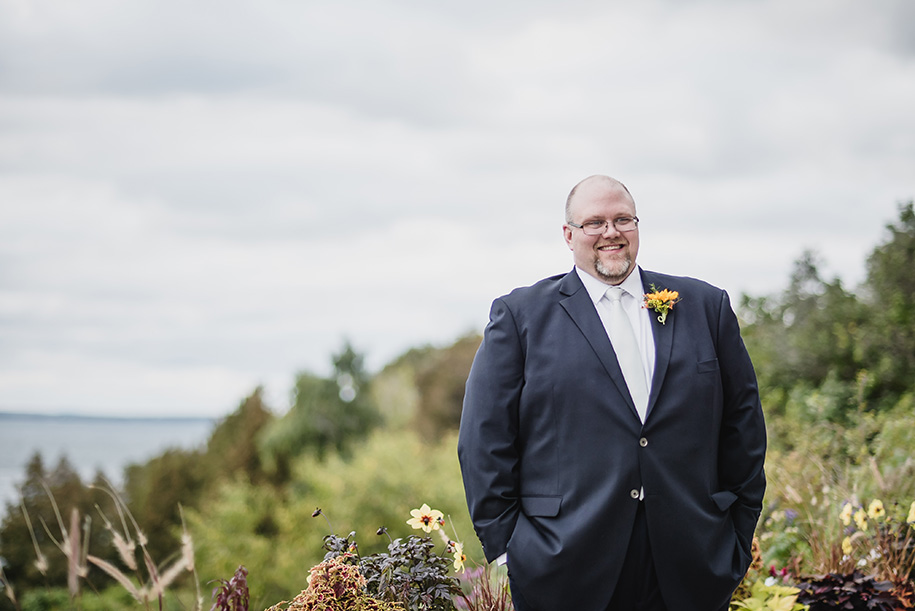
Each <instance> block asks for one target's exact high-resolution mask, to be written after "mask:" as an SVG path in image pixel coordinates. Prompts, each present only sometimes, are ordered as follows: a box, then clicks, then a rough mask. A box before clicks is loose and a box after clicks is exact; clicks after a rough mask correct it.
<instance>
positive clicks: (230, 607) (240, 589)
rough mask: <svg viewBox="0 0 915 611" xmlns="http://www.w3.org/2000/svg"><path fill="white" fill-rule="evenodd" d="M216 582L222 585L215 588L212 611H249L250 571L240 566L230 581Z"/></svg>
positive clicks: (221, 580) (219, 580)
mask: <svg viewBox="0 0 915 611" xmlns="http://www.w3.org/2000/svg"><path fill="white" fill-rule="evenodd" d="M216 581H218V582H219V583H220V584H222V585H219V586H217V587H215V588H213V595H212V597H213V598H214V599H215V602H214V603H213V606H212V607H210V611H248V571H247V569H245V567H243V566H239V567H238V569H237V570H236V571H235V575H233V576H232V579H230V580H228V581H226V580H225V579H217V580H216ZM211 583H212V582H211Z"/></svg>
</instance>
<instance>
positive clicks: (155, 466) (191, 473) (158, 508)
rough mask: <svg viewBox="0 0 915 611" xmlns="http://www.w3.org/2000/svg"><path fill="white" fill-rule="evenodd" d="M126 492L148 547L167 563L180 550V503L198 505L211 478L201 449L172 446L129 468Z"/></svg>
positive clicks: (153, 556)
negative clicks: (184, 448)
mask: <svg viewBox="0 0 915 611" xmlns="http://www.w3.org/2000/svg"><path fill="white" fill-rule="evenodd" d="M125 475H126V478H125V480H126V481H125V483H124V495H125V497H126V500H127V506H128V508H129V509H130V512H131V513H132V514H133V516H134V519H136V521H137V524H138V525H139V527H140V531H141V532H142V533H143V534H144V535H146V538H147V546H146V547H147V549H148V550H149V553H150V555H151V556H152V558H153V559H154V560H155V561H156V562H164V561H165V560H166V559H167V558H170V557H171V556H172V555H173V554H174V553H176V552H177V551H178V550H179V549H180V545H181V537H180V534H179V532H178V526H179V525H180V524H181V515H180V508H179V506H186V507H193V506H195V505H196V504H197V503H198V502H199V500H200V498H201V496H202V494H203V492H204V490H205V487H206V485H207V483H208V481H210V480H209V479H208V475H209V473H208V472H207V469H206V466H205V461H204V457H203V453H202V452H201V451H200V450H182V449H170V450H167V451H165V452H164V453H162V454H160V455H159V456H156V457H155V458H153V459H151V460H149V461H148V462H146V463H144V464H134V465H130V466H128V467H127V469H126V470H125Z"/></svg>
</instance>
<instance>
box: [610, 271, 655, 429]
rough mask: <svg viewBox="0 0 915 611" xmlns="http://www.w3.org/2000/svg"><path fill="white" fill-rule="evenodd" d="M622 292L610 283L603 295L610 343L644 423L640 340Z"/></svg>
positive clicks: (645, 404) (645, 406)
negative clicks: (607, 315)
mask: <svg viewBox="0 0 915 611" xmlns="http://www.w3.org/2000/svg"><path fill="white" fill-rule="evenodd" d="M622 296H623V289H621V288H620V287H618V286H611V287H610V288H608V289H607V292H606V293H604V297H606V299H607V300H608V301H609V307H608V309H607V311H608V312H609V314H610V316H609V318H608V322H609V326H610V343H611V344H613V351H614V352H616V360H617V361H619V364H620V369H622V370H623V377H624V378H626V386H628V387H629V394H630V395H631V396H632V401H633V403H635V409H636V411H637V412H638V414H639V419H641V421H642V422H643V423H644V422H645V415H646V412H647V411H648V383H647V382H646V381H645V370H644V369H643V368H642V356H641V352H640V351H639V343H638V341H636V339H635V333H634V332H633V331H632V323H630V322H629V317H628V316H627V315H626V311H625V310H623V304H622V303H621V302H620V299H621V298H622Z"/></svg>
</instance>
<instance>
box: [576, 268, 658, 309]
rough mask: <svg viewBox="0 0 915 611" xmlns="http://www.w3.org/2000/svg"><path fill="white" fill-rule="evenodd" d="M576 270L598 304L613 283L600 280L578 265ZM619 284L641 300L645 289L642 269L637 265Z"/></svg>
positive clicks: (590, 295)
mask: <svg viewBox="0 0 915 611" xmlns="http://www.w3.org/2000/svg"><path fill="white" fill-rule="evenodd" d="M575 271H576V272H577V273H578V277H579V278H581V283H582V284H584V285H585V290H587V291H588V296H589V297H591V301H593V302H594V304H595V305H597V302H598V301H600V300H601V299H602V298H603V296H604V293H606V292H607V289H608V288H609V287H610V286H612V285H610V284H607V283H606V282H604V281H602V280H598V279H597V278H595V277H594V276H592V275H591V274H589V273H588V272H586V271H584V270H581V269H579V268H578V267H576V268H575ZM618 286H619V287H620V288H621V289H623V292H625V293H629V294H630V295H632V296H633V297H635V299H636V300H638V301H641V300H642V292H643V291H644V288H643V285H642V270H640V269H639V267H638V266H636V268H635V269H634V270H632V273H631V274H629V276H628V277H627V278H626V279H625V280H623V282H622V284H619V285H618Z"/></svg>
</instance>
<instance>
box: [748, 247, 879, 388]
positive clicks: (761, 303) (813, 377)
mask: <svg viewBox="0 0 915 611" xmlns="http://www.w3.org/2000/svg"><path fill="white" fill-rule="evenodd" d="M741 313H742V315H743V317H744V318H745V319H746V320H747V321H748V324H746V325H744V328H743V336H744V340H745V342H746V344H747V348H748V350H749V351H750V354H751V356H752V357H753V359H754V364H755V365H756V368H757V375H758V376H759V379H760V384H761V386H763V387H764V390H765V389H768V390H771V389H775V388H777V389H782V390H784V391H790V389H791V388H793V387H795V386H796V385H798V384H801V385H804V386H807V387H811V388H815V387H818V386H820V385H822V384H823V383H824V382H825V381H826V380H827V379H830V378H832V379H838V380H842V381H845V382H854V381H855V379H856V376H857V374H858V371H859V370H860V369H861V368H862V363H861V361H860V359H859V358H858V352H857V343H858V341H859V335H860V328H861V325H862V324H863V322H864V321H865V320H866V317H865V311H864V309H863V308H862V306H861V304H860V303H859V301H858V299H857V297H856V296H855V295H854V294H852V293H849V292H847V291H846V290H845V289H844V287H843V286H842V282H841V281H840V280H839V279H834V280H832V281H828V282H827V281H825V280H823V278H822V277H821V275H820V272H819V261H818V260H817V258H816V256H815V255H814V254H813V253H812V252H809V251H807V252H805V253H804V254H803V255H802V256H801V257H800V258H799V259H798V260H797V261H796V262H795V264H794V271H793V273H792V275H791V279H790V282H789V285H788V288H787V289H786V290H785V291H783V292H782V293H781V294H780V295H778V296H774V297H773V296H768V297H761V298H751V297H747V296H744V297H743V300H742V303H741Z"/></svg>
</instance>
